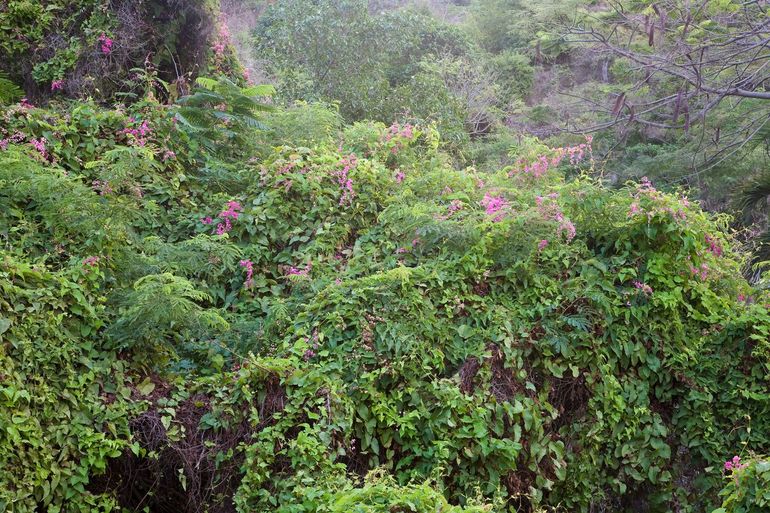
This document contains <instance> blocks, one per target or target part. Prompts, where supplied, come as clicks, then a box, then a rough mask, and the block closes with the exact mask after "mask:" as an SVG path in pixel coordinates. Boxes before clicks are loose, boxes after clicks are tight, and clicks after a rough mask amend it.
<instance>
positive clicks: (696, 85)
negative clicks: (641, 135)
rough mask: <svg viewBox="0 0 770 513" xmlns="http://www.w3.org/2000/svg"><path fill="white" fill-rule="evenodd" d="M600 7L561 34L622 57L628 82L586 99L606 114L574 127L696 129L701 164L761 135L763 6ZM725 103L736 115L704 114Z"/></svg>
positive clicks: (666, 1)
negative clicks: (604, 97) (739, 114)
mask: <svg viewBox="0 0 770 513" xmlns="http://www.w3.org/2000/svg"><path fill="white" fill-rule="evenodd" d="M608 5H609V7H608V8H607V9H605V10H602V11H599V12H596V13H591V12H585V13H584V14H583V15H582V16H580V17H576V18H573V19H572V21H571V22H570V23H569V24H568V25H567V27H566V30H565V31H564V34H563V37H564V38H565V39H566V40H567V41H568V42H570V43H580V44H588V45H591V47H592V48H593V49H594V50H595V51H596V52H598V53H599V54H600V55H603V56H606V57H610V58H613V59H615V60H616V61H618V62H621V63H622V64H621V66H625V70H624V72H623V74H625V75H626V77H625V78H627V79H629V81H628V82H627V83H626V84H625V85H624V86H623V87H621V88H620V89H619V90H617V91H616V92H615V94H613V95H611V96H610V98H608V99H607V100H609V101H601V100H596V99H591V100H590V101H589V103H587V105H589V106H590V107H591V108H592V109H598V110H600V111H601V112H602V113H603V114H605V116H606V118H605V119H604V120H603V121H602V122H600V123H598V124H597V125H595V126H591V127H580V129H582V130H585V129H589V130H598V129H603V128H608V127H611V126H614V125H618V124H631V123H635V124H638V125H642V126H645V127H651V128H655V129H681V130H684V132H685V133H687V132H689V131H690V130H692V129H693V128H694V127H695V126H696V125H698V127H699V128H700V130H701V134H700V135H699V138H700V140H701V142H700V143H699V149H700V150H703V158H704V161H703V162H702V163H701V168H703V167H704V166H712V165H716V164H718V163H721V162H722V161H724V159H726V158H727V157H729V156H731V155H733V154H735V153H736V152H737V151H739V150H741V149H743V148H745V147H746V146H747V145H750V144H752V143H755V142H756V141H757V139H758V138H759V139H765V140H766V139H767V136H768V135H769V134H770V132H769V131H768V130H767V127H768V122H770V109H768V107H769V106H770V103H768V101H769V100H770V91H769V90H768V84H770V17H768V16H767V12H766V9H767V7H766V2H762V1H754V0H750V1H739V0H720V1H716V2H709V1H707V0H702V1H695V0H662V1H658V2H654V3H652V4H650V3H648V2H641V1H638V0H631V1H616V0H613V1H610V2H608ZM616 64H617V62H616ZM747 103H748V105H745V104H747ZM725 104H728V105H729V107H730V108H732V109H740V110H741V111H742V112H744V113H745V115H744V116H743V118H742V119H741V120H740V121H739V122H737V123H736V122H735V121H736V120H735V119H729V116H727V117H724V116H709V114H710V113H712V112H713V111H715V110H716V109H718V108H723V107H724V105H725ZM573 128H576V127H573Z"/></svg>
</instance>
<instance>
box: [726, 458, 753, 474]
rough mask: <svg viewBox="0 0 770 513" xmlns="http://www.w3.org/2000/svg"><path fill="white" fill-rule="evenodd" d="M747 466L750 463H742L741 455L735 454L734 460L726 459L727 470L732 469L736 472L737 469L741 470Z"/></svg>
mask: <svg viewBox="0 0 770 513" xmlns="http://www.w3.org/2000/svg"><path fill="white" fill-rule="evenodd" d="M746 467H748V465H746V464H745V463H741V457H740V456H733V459H732V460H727V461H725V470H732V471H733V472H735V471H736V470H741V469H742V468H746Z"/></svg>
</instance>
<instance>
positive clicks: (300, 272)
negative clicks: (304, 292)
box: [286, 262, 313, 277]
mask: <svg viewBox="0 0 770 513" xmlns="http://www.w3.org/2000/svg"><path fill="white" fill-rule="evenodd" d="M312 270H313V264H312V263H311V262H308V264H307V266H306V267H305V268H304V269H300V268H299V267H294V266H292V267H289V270H288V271H287V272H286V276H287V277H288V276H307V275H309V274H310V271H312Z"/></svg>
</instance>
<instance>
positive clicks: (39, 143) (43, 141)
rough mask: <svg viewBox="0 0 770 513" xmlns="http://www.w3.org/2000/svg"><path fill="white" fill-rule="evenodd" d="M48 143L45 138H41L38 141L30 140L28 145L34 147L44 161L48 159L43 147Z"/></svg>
mask: <svg viewBox="0 0 770 513" xmlns="http://www.w3.org/2000/svg"><path fill="white" fill-rule="evenodd" d="M47 142H48V141H47V140H46V138H45V137H41V138H40V139H30V141H29V143H30V144H31V145H32V146H34V147H35V149H36V150H37V151H38V153H40V156H41V157H43V158H44V159H47V158H48V152H47V151H46V149H45V145H46V143H47Z"/></svg>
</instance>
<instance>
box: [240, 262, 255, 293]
mask: <svg viewBox="0 0 770 513" xmlns="http://www.w3.org/2000/svg"><path fill="white" fill-rule="evenodd" d="M239 263H240V266H241V267H244V268H245V269H246V282H245V283H244V286H245V287H246V288H247V289H250V288H251V286H252V285H254V263H253V262H252V261H251V260H248V259H246V260H241V261H240V262H239Z"/></svg>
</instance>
